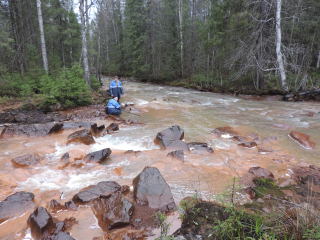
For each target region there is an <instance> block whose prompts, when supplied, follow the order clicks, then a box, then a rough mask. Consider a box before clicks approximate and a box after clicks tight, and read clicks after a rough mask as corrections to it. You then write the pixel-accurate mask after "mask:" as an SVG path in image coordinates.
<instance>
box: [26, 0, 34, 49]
mask: <svg viewBox="0 0 320 240" xmlns="http://www.w3.org/2000/svg"><path fill="white" fill-rule="evenodd" d="M26 5H27V9H28V21H29V26H30V33H31V39H32V44H33V45H34V46H36V36H35V32H34V26H33V21H32V11H31V6H30V2H29V0H26Z"/></svg>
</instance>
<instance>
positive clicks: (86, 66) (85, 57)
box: [79, 0, 91, 89]
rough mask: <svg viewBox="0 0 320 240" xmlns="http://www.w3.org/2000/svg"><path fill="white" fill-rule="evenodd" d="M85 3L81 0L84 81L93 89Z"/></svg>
mask: <svg viewBox="0 0 320 240" xmlns="http://www.w3.org/2000/svg"><path fill="white" fill-rule="evenodd" d="M83 1H84V0H80V7H79V8H80V15H81V37H82V59H83V68H84V79H85V80H86V83H87V84H88V85H89V87H90V89H91V80H90V72H89V63H88V51H87V36H86V22H85V17H84V9H83V8H84V7H83Z"/></svg>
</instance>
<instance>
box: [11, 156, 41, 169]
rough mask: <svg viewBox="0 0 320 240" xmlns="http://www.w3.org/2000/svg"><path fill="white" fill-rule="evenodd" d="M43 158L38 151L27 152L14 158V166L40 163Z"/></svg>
mask: <svg viewBox="0 0 320 240" xmlns="http://www.w3.org/2000/svg"><path fill="white" fill-rule="evenodd" d="M41 160H42V158H41V157H40V156H39V155H38V154H36V153H30V154H26V155H23V156H20V157H17V158H14V159H12V160H11V161H12V164H13V166H14V167H28V166H34V165H36V164H38V163H39V162H40V161H41Z"/></svg>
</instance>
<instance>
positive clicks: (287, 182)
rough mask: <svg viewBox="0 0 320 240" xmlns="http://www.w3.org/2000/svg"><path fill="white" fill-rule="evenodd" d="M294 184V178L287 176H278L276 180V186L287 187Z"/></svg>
mask: <svg viewBox="0 0 320 240" xmlns="http://www.w3.org/2000/svg"><path fill="white" fill-rule="evenodd" d="M294 184H295V182H294V180H293V179H289V178H279V179H278V180H277V186H278V187H288V186H291V185H294Z"/></svg>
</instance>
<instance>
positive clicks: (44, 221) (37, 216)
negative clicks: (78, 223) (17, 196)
mask: <svg viewBox="0 0 320 240" xmlns="http://www.w3.org/2000/svg"><path fill="white" fill-rule="evenodd" d="M28 226H29V227H30V229H31V236H32V237H33V238H34V239H35V240H38V239H40V238H46V237H49V236H51V235H52V234H53V232H54V229H55V223H54V221H53V218H52V216H51V215H50V214H49V213H48V212H47V210H46V209H45V208H43V207H38V208H37V209H36V210H35V211H34V212H33V213H31V215H30V216H29V218H28Z"/></svg>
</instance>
